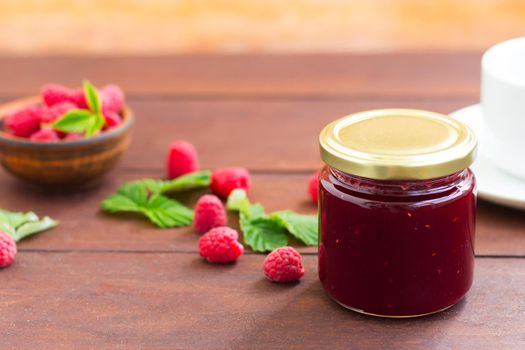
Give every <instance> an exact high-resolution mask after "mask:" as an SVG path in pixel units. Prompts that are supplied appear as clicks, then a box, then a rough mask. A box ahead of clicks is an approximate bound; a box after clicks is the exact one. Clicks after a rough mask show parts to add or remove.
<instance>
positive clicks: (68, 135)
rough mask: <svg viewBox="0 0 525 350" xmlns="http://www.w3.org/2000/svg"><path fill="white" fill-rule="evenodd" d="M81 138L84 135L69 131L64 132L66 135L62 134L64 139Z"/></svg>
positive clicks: (74, 139) (73, 139)
mask: <svg viewBox="0 0 525 350" xmlns="http://www.w3.org/2000/svg"><path fill="white" fill-rule="evenodd" d="M83 138H84V135H82V134H76V133H71V134H66V136H64V141H76V140H82V139H83Z"/></svg>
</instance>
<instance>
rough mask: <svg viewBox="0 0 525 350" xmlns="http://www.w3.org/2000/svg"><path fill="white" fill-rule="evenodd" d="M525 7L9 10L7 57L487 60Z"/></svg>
mask: <svg viewBox="0 0 525 350" xmlns="http://www.w3.org/2000/svg"><path fill="white" fill-rule="evenodd" d="M524 34H525V1H524V0H432V1H429V0H286V1H283V0H243V1H241V0H0V54H3V55H8V54H13V55H31V56H34V55H46V56H49V55H53V56H55V55H159V54H178V53H243V52H250V53H251V52H256V53H290V52H323V53H331V52H385V51H430V50H432V51H440V50H469V51H482V50H483V49H485V48H486V47H488V46H490V45H492V44H494V43H496V42H498V41H502V40H504V39H508V38H511V37H515V36H522V35H524Z"/></svg>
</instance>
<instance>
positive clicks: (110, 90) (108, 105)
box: [100, 85, 124, 113]
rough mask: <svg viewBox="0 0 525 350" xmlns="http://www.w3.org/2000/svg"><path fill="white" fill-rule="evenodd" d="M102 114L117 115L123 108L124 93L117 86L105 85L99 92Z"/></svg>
mask: <svg viewBox="0 0 525 350" xmlns="http://www.w3.org/2000/svg"><path fill="white" fill-rule="evenodd" d="M100 96H101V97H102V109H103V110H104V112H114V113H118V112H120V111H121V110H122V107H124V93H123V92H122V89H121V88H120V87H118V86H117V85H106V86H104V87H103V88H102V89H101V90H100Z"/></svg>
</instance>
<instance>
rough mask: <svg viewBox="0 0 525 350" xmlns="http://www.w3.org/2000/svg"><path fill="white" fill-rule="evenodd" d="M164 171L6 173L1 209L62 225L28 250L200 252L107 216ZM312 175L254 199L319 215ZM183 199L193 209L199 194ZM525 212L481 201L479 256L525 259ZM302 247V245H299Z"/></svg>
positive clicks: (276, 184) (142, 223)
mask: <svg viewBox="0 0 525 350" xmlns="http://www.w3.org/2000/svg"><path fill="white" fill-rule="evenodd" d="M160 175H161V174H160V173H159V172H147V171H142V172H131V173H130V171H122V170H121V171H118V170H117V171H115V172H113V173H111V174H110V175H109V176H108V177H107V178H106V179H105V180H104V181H103V182H102V183H101V184H100V185H96V186H92V187H89V188H85V189H83V190H79V191H76V192H71V191H66V192H63V193H56V192H49V191H43V190H41V189H38V188H32V187H28V186H27V185H25V184H23V183H21V182H19V181H17V180H16V179H13V178H11V177H8V175H7V174H5V173H0V182H1V183H2V184H3V186H2V187H0V208H6V209H9V210H17V211H27V210H34V211H35V212H37V214H39V215H49V216H51V217H53V218H55V219H57V220H59V221H60V226H59V227H57V228H55V229H53V230H52V231H49V232H46V233H42V234H40V235H37V236H35V237H32V238H30V239H28V240H25V241H23V242H22V243H20V249H22V250H47V251H54V250H68V251H69V250H83V251H86V250H88V251H91V250H96V251H107V250H109V251H149V252H155V251H168V252H196V251H197V240H198V237H199V236H198V234H197V233H196V232H195V231H194V230H193V229H192V228H191V227H190V228H184V229H158V228H155V226H153V225H151V224H150V223H149V222H148V221H147V220H144V219H141V218H137V217H135V216H130V215H112V216H110V215H106V214H104V213H101V212H100V210H99V206H100V202H101V201H102V200H103V199H104V198H105V197H106V196H108V195H109V194H111V193H113V192H114V191H115V190H116V189H117V188H118V186H119V184H121V183H122V182H123V181H129V180H133V179H138V178H142V177H158V176H160ZM308 177H309V174H286V173H279V174H271V173H268V174H264V173H260V174H254V175H253V190H252V192H251V198H252V200H253V201H254V202H261V203H263V205H264V206H265V207H266V209H267V210H268V211H270V212H271V211H276V210H283V209H292V210H295V211H297V212H300V213H304V214H315V212H316V208H315V206H314V205H313V204H311V203H310V201H309V197H308V194H307V191H306V188H307V182H308ZM202 193H204V192H196V193H193V194H191V195H182V196H179V197H178V198H179V199H181V200H182V201H183V202H184V203H186V204H188V205H190V206H193V205H194V203H195V202H196V200H197V198H198V197H199V195H201V194H202ZM229 219H230V224H231V225H232V226H234V227H237V226H238V225H237V216H236V215H235V214H232V215H230V218H229ZM524 232H525V220H523V213H522V212H519V211H513V210H509V209H506V208H502V207H498V206H495V205H492V204H488V203H485V202H481V203H480V205H479V207H478V216H477V231H476V234H477V237H476V254H477V255H481V256H487V255H488V256H521V257H525V244H524V243H523V234H524ZM294 244H297V242H294ZM297 246H298V249H299V250H300V251H302V252H308V253H316V252H317V248H315V247H301V245H300V244H298V245H297Z"/></svg>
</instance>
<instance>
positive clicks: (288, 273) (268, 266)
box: [263, 247, 304, 282]
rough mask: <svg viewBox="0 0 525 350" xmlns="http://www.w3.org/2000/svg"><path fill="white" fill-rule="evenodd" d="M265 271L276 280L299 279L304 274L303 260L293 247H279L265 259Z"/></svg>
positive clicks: (271, 278)
mask: <svg viewBox="0 0 525 350" xmlns="http://www.w3.org/2000/svg"><path fill="white" fill-rule="evenodd" d="M263 271H264V274H265V275H266V277H268V279H270V280H271V281H274V282H293V281H298V280H300V279H301V277H303V275H304V267H303V261H302V259H301V255H300V254H299V253H298V252H297V250H295V249H293V248H292V247H283V248H277V249H275V250H274V251H273V252H271V253H270V254H268V256H266V258H265V259H264V266H263Z"/></svg>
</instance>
